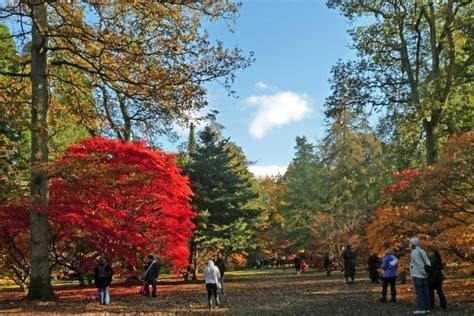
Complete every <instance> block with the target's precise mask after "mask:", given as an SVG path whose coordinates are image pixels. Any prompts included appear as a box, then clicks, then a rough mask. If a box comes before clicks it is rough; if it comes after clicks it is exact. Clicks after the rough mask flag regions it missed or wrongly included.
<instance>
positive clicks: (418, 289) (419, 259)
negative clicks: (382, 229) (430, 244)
mask: <svg viewBox="0 0 474 316" xmlns="http://www.w3.org/2000/svg"><path fill="white" fill-rule="evenodd" d="M410 244H411V248H412V251H411V256H410V257H411V260H410V274H411V277H412V279H413V285H414V287H415V293H416V310H415V311H414V312H413V314H427V313H429V312H430V296H429V295H430V294H429V285H428V273H427V271H426V269H425V266H431V263H430V259H429V258H428V256H427V255H426V252H425V251H424V250H423V249H422V248H421V247H420V240H419V239H418V238H417V237H413V238H411V239H410Z"/></svg>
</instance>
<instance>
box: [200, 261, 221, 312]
mask: <svg viewBox="0 0 474 316" xmlns="http://www.w3.org/2000/svg"><path fill="white" fill-rule="evenodd" d="M219 278H220V273H219V269H218V268H217V267H216V266H215V265H214V261H212V260H209V261H208V263H207V266H206V268H205V269H204V282H205V284H206V290H207V304H208V307H209V311H210V310H211V309H212V296H214V300H215V301H216V307H219V296H218V295H217V290H218V288H219V286H220V284H219Z"/></svg>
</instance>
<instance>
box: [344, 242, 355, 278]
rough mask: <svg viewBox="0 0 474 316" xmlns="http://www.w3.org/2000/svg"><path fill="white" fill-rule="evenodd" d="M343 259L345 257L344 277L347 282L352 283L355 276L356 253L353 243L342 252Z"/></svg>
mask: <svg viewBox="0 0 474 316" xmlns="http://www.w3.org/2000/svg"><path fill="white" fill-rule="evenodd" d="M342 259H344V278H345V279H346V283H347V284H352V283H354V278H355V265H356V254H355V252H354V250H353V249H352V246H351V245H347V246H346V249H345V250H344V251H343V252H342ZM349 278H350V279H351V280H350V281H349Z"/></svg>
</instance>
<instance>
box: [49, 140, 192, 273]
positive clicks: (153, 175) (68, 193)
mask: <svg viewBox="0 0 474 316" xmlns="http://www.w3.org/2000/svg"><path fill="white" fill-rule="evenodd" d="M53 171H54V173H55V177H54V178H53V179H52V182H51V200H50V209H49V214H50V219H51V221H52V223H53V230H54V231H55V233H56V235H55V237H56V242H57V243H61V242H62V243H63V244H66V243H68V242H69V243H80V244H81V247H78V248H75V249H76V251H77V249H79V248H80V249H83V248H84V247H86V248H87V249H88V250H94V251H97V252H99V253H101V254H103V255H105V257H106V258H108V260H111V261H115V260H121V261H122V262H126V263H127V264H128V265H130V266H132V267H136V266H137V255H138V256H144V255H146V254H148V253H157V254H159V255H160V258H161V260H164V261H168V262H171V263H172V264H173V266H174V268H175V269H179V268H180V267H183V266H184V265H185V264H186V263H187V258H188V255H189V253H188V251H189V250H188V239H189V238H190V237H191V235H192V229H193V219H194V216H195V213H194V212H193V211H192V209H191V206H190V197H191V195H192V192H191V189H190V187H189V185H188V179H187V178H186V177H185V176H183V175H181V171H180V169H179V168H178V167H177V166H176V164H175V156H174V155H169V154H165V153H163V152H161V151H157V150H151V149H149V148H147V147H146V146H145V145H144V144H143V143H138V142H123V141H118V140H111V139H106V138H89V139H86V140H83V141H82V142H80V143H78V144H75V145H73V146H71V147H69V148H68V149H67V151H66V155H65V156H64V157H62V158H60V159H59V160H57V161H56V162H55V163H54V165H53ZM86 261H87V260H86ZM89 261H90V262H88V263H87V264H86V262H84V263H85V264H86V265H90V264H93V260H92V261H91V260H89Z"/></svg>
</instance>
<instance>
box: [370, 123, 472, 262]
mask: <svg viewBox="0 0 474 316" xmlns="http://www.w3.org/2000/svg"><path fill="white" fill-rule="evenodd" d="M473 136H474V134H473V132H472V131H471V132H468V133H465V134H463V135H461V136H454V137H450V138H449V139H448V142H447V143H446V145H445V147H444V149H443V151H442V155H441V159H440V161H439V162H438V163H436V164H434V165H431V166H428V167H425V168H421V169H420V170H416V169H407V170H403V171H401V172H398V173H397V174H396V181H395V182H394V183H393V184H391V185H390V186H388V187H387V188H386V189H385V190H384V193H385V196H386V198H387V203H386V204H384V205H382V206H381V207H380V208H379V209H378V210H377V212H376V213H375V216H374V221H373V222H372V223H371V224H370V225H369V226H368V228H367V236H368V240H369V244H370V246H371V247H372V248H373V249H375V250H381V249H383V247H387V246H388V245H389V244H390V245H395V246H400V247H403V245H404V244H405V243H406V241H407V240H408V238H410V237H411V236H413V235H415V234H417V235H420V236H422V237H423V238H425V239H427V240H428V241H429V243H430V244H431V245H432V246H433V247H436V248H438V249H440V250H441V251H442V252H443V253H444V255H445V257H446V259H447V260H448V261H456V262H458V263H459V262H465V263H466V262H471V263H472V260H473V258H472V253H473V252H472V243H473V240H474V234H473V228H474V226H473V223H474V216H473V214H474V210H473V192H474V191H473V184H474V182H473V177H472V175H473V170H472V169H473V166H474V163H473V161H472V151H473V146H474V142H473V139H474V138H473Z"/></svg>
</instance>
